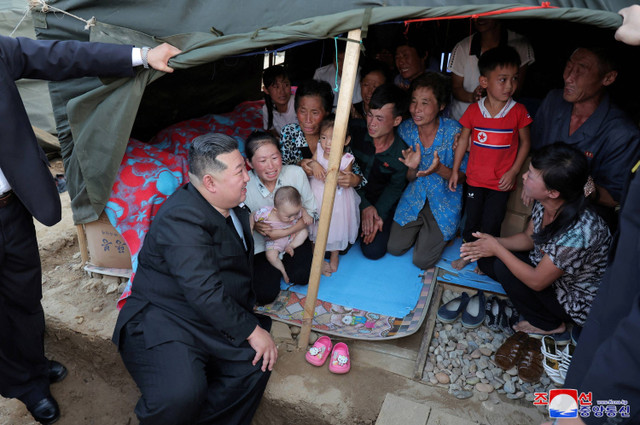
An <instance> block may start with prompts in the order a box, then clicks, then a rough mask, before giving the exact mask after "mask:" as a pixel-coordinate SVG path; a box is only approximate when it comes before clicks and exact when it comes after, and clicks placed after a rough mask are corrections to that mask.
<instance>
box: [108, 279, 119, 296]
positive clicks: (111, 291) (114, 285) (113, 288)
mask: <svg viewBox="0 0 640 425" xmlns="http://www.w3.org/2000/svg"><path fill="white" fill-rule="evenodd" d="M109 277H113V276H109ZM118 286H120V282H118V283H115V282H111V283H109V285H108V286H107V289H106V291H105V293H106V294H107V295H109V294H114V293H116V292H118Z"/></svg>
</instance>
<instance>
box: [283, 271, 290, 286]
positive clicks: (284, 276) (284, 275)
mask: <svg viewBox="0 0 640 425" xmlns="http://www.w3.org/2000/svg"><path fill="white" fill-rule="evenodd" d="M282 278H283V279H284V281H285V282H286V283H290V282H289V276H288V275H287V273H286V272H282Z"/></svg>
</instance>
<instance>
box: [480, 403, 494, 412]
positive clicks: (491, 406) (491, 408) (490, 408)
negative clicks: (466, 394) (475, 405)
mask: <svg viewBox="0 0 640 425" xmlns="http://www.w3.org/2000/svg"><path fill="white" fill-rule="evenodd" d="M482 407H484V408H485V409H487V410H488V411H489V412H493V411H494V410H495V409H496V406H495V404H494V403H493V402H492V401H489V400H487V401H483V402H482Z"/></svg>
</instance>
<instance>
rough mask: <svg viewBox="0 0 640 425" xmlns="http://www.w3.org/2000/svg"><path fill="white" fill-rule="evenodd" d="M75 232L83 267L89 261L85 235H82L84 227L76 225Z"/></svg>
mask: <svg viewBox="0 0 640 425" xmlns="http://www.w3.org/2000/svg"><path fill="white" fill-rule="evenodd" d="M76 231H77V232H78V248H79V249H80V256H82V265H83V266H84V265H85V264H87V262H88V261H89V248H88V247H87V235H86V234H85V233H84V225H82V224H76Z"/></svg>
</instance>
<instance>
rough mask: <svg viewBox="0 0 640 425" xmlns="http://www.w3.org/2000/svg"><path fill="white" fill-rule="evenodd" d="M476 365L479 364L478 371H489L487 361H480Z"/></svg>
mask: <svg viewBox="0 0 640 425" xmlns="http://www.w3.org/2000/svg"><path fill="white" fill-rule="evenodd" d="M476 363H477V364H478V369H482V370H484V369H489V362H487V360H486V359H478V361H477V362H476Z"/></svg>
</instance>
